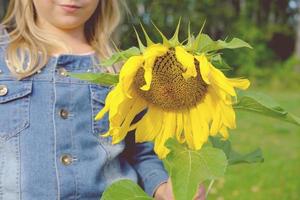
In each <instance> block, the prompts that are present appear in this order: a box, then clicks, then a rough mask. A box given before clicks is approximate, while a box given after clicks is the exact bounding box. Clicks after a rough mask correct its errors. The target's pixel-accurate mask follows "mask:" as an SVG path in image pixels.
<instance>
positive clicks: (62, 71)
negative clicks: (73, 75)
mask: <svg viewBox="0 0 300 200" xmlns="http://www.w3.org/2000/svg"><path fill="white" fill-rule="evenodd" d="M57 71H58V74H59V75H61V76H68V71H67V70H66V69H65V68H63V67H60V68H58V70H57Z"/></svg>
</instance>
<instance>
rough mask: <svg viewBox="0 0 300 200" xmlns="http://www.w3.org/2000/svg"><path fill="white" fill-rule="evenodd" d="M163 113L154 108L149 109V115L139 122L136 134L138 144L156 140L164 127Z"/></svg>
mask: <svg viewBox="0 0 300 200" xmlns="http://www.w3.org/2000/svg"><path fill="white" fill-rule="evenodd" d="M162 112H163V111H161V110H159V109H157V108H155V107H154V106H149V107H148V111H147V113H146V114H145V115H144V116H143V118H142V119H141V120H140V121H139V122H137V128H136V132H135V141H136V142H146V141H152V140H154V138H155V137H156V136H157V135H158V132H159V130H160V129H161V126H162ZM153 119H155V120H153Z"/></svg>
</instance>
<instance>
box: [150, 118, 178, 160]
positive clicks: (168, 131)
mask: <svg viewBox="0 0 300 200" xmlns="http://www.w3.org/2000/svg"><path fill="white" fill-rule="evenodd" d="M163 117H164V119H163V127H162V129H161V131H160V133H159V135H158V136H157V137H156V139H155V143H154V151H155V152H156V153H157V154H158V156H159V158H164V157H165V156H166V155H167V154H168V153H169V149H168V148H167V147H165V142H166V141H167V140H168V139H169V138H171V137H174V134H175V130H176V118H175V117H176V114H175V113H172V112H164V115H163Z"/></svg>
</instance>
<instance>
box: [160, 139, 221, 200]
mask: <svg viewBox="0 0 300 200" xmlns="http://www.w3.org/2000/svg"><path fill="white" fill-rule="evenodd" d="M166 146H167V147H168V148H169V149H170V150H171V152H170V153H169V154H168V156H167V158H166V162H165V163H167V165H168V167H167V169H169V174H170V176H171V180H172V186H173V192H174V196H175V198H176V200H192V199H193V196H194V194H195V193H196V191H197V188H198V185H199V183H202V182H203V181H205V180H208V179H217V178H219V177H222V176H223V175H224V173H225V169H226V166H227V159H226V156H225V154H224V152H223V151H222V150H219V149H217V148H212V147H203V148H202V149H201V150H199V151H195V150H190V149H188V148H186V147H184V146H183V145H182V144H179V143H178V142H177V141H176V140H174V139H169V140H168V141H167V142H166Z"/></svg>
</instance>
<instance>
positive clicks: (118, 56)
mask: <svg viewBox="0 0 300 200" xmlns="http://www.w3.org/2000/svg"><path fill="white" fill-rule="evenodd" d="M140 53H141V52H140V49H139V48H137V47H131V48H129V49H127V50H125V51H120V52H116V53H114V54H113V55H112V56H111V57H110V58H108V59H106V60H103V61H101V63H100V65H101V66H104V67H108V66H112V65H113V64H115V63H117V62H120V61H124V60H127V59H128V58H130V57H131V56H137V55H140Z"/></svg>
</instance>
